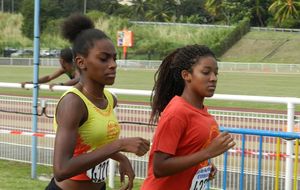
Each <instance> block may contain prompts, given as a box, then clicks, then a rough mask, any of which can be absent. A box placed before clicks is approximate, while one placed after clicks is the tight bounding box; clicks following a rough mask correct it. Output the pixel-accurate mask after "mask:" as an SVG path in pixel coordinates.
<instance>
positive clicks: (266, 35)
mask: <svg viewBox="0 0 300 190" xmlns="http://www.w3.org/2000/svg"><path fill="white" fill-rule="evenodd" d="M299 44H300V34H299V33H291V32H275V31H250V32H249V33H247V34H246V35H245V36H244V37H243V38H242V39H241V40H239V41H238V42H237V43H236V44H235V45H234V46H232V47H231V48H230V49H229V50H228V51H226V53H225V54H223V55H222V57H221V58H220V59H221V60H222V61H238V62H264V63H291V64H293V63H295V64H300V53H299V52H300V45H299Z"/></svg>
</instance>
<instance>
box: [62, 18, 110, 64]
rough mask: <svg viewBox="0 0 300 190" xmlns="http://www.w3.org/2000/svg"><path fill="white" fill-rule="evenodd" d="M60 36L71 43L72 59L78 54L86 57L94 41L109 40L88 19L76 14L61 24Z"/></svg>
mask: <svg viewBox="0 0 300 190" xmlns="http://www.w3.org/2000/svg"><path fill="white" fill-rule="evenodd" d="M62 36H63V37H64V38H65V39H67V40H69V41H70V42H71V43H72V51H73V56H74V58H75V57H76V55H78V54H80V55H82V56H84V57H87V56H88V53H89V49H90V48H92V47H93V46H94V42H95V41H96V40H101V39H110V38H109V37H108V36H107V35H106V34H105V33H104V32H103V31H102V30H99V29H96V28H95V25H94V23H93V21H92V20H91V19H90V18H89V17H87V16H85V15H82V14H78V13H76V14H73V15H71V16H69V17H68V18H67V19H66V20H65V21H64V22H63V24H62Z"/></svg>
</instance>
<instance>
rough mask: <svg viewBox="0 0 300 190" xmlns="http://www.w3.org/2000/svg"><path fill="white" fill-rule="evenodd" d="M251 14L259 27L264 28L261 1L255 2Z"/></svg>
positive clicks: (256, 0) (263, 10)
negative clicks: (255, 18)
mask: <svg viewBox="0 0 300 190" xmlns="http://www.w3.org/2000/svg"><path fill="white" fill-rule="evenodd" d="M252 12H253V13H254V15H255V16H256V17H257V19H258V22H259V25H260V26H264V25H265V24H264V21H263V15H264V13H265V9H264V8H263V6H262V5H261V0H255V4H254V7H253V8H252Z"/></svg>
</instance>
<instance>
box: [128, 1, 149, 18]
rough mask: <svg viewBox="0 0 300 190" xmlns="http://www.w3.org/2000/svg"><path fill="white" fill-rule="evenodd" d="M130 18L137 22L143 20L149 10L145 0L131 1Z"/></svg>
mask: <svg viewBox="0 0 300 190" xmlns="http://www.w3.org/2000/svg"><path fill="white" fill-rule="evenodd" d="M132 4H133V5H132V9H133V10H132V13H133V14H134V15H133V14H132V16H133V17H134V18H136V19H137V20H144V19H145V15H146V12H147V10H148V8H149V5H148V2H147V1H145V0H133V1H132Z"/></svg>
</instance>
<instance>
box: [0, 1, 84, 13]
mask: <svg viewBox="0 0 300 190" xmlns="http://www.w3.org/2000/svg"><path fill="white" fill-rule="evenodd" d="M2 1H3V0H2ZM83 14H86V0H84V4H83Z"/></svg>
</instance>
